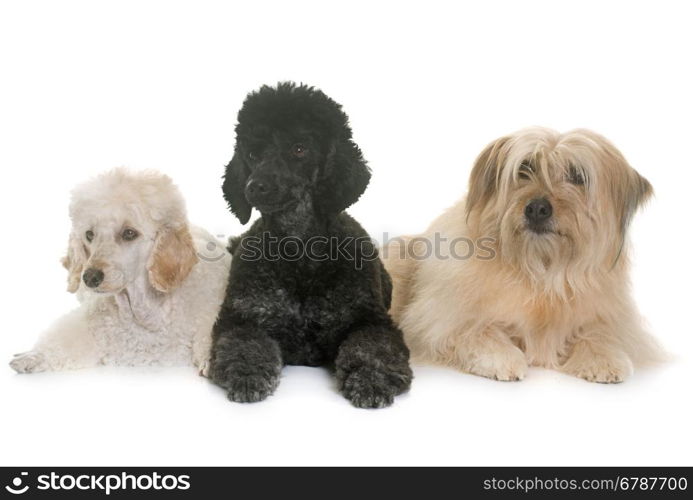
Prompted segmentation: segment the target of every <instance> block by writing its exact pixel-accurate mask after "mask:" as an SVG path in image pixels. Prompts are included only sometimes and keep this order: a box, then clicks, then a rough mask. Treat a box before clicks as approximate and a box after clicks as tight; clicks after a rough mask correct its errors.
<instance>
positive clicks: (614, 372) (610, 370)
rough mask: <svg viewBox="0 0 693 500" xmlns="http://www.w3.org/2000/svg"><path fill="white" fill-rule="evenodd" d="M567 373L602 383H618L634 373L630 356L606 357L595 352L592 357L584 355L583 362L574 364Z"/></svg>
mask: <svg viewBox="0 0 693 500" xmlns="http://www.w3.org/2000/svg"><path fill="white" fill-rule="evenodd" d="M566 372H567V373H569V374H571V375H575V376H576V377H580V378H583V379H585V380H587V381H589V382H598V383H600V384H618V383H619V382H623V381H624V380H625V379H626V378H628V376H629V375H630V374H631V373H633V363H631V361H630V359H629V358H628V356H626V355H625V354H624V355H622V356H614V357H611V358H609V357H606V356H603V355H599V354H595V355H594V356H593V357H591V358H585V357H583V358H582V359H581V363H579V364H577V363H575V364H572V365H571V366H569V368H568V369H567V370H566Z"/></svg>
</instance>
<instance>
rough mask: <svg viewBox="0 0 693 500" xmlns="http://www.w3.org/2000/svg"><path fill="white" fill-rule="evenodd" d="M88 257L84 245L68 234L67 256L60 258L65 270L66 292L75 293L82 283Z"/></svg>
mask: <svg viewBox="0 0 693 500" xmlns="http://www.w3.org/2000/svg"><path fill="white" fill-rule="evenodd" d="M88 258H89V255H88V254H87V250H86V249H85V248H84V243H82V241H81V240H80V239H79V238H78V237H77V236H75V235H74V234H70V241H69V242H68V245H67V255H66V256H65V257H63V258H62V260H61V262H62V264H63V267H64V268H65V269H67V271H68V275H67V291H68V292H70V293H75V292H76V291H77V289H78V288H79V284H80V282H81V281H82V270H83V268H84V264H85V263H86V261H87V259H88Z"/></svg>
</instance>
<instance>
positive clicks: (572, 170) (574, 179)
mask: <svg viewBox="0 0 693 500" xmlns="http://www.w3.org/2000/svg"><path fill="white" fill-rule="evenodd" d="M568 182H570V183H571V184H575V185H576V186H582V185H583V184H584V183H585V176H584V175H583V173H582V172H581V171H580V169H579V168H577V167H576V166H575V165H571V166H570V167H568Z"/></svg>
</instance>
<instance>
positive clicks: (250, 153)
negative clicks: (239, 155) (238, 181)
mask: <svg viewBox="0 0 693 500" xmlns="http://www.w3.org/2000/svg"><path fill="white" fill-rule="evenodd" d="M248 159H249V160H250V161H255V160H257V155H256V154H255V153H253V152H252V151H251V152H249V153H248Z"/></svg>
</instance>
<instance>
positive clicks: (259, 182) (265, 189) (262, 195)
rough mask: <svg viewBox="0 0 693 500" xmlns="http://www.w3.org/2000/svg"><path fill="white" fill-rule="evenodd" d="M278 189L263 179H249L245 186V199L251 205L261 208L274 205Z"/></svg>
mask: <svg viewBox="0 0 693 500" xmlns="http://www.w3.org/2000/svg"><path fill="white" fill-rule="evenodd" d="M277 196H278V189H277V187H276V186H275V185H274V183H272V182H269V181H267V180H264V179H259V178H256V179H251V180H250V181H249V182H248V184H246V186H245V197H246V198H247V199H248V201H249V202H250V204H251V205H255V206H256V207H257V208H259V209H261V207H262V206H264V205H268V204H273V203H276V201H277Z"/></svg>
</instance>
